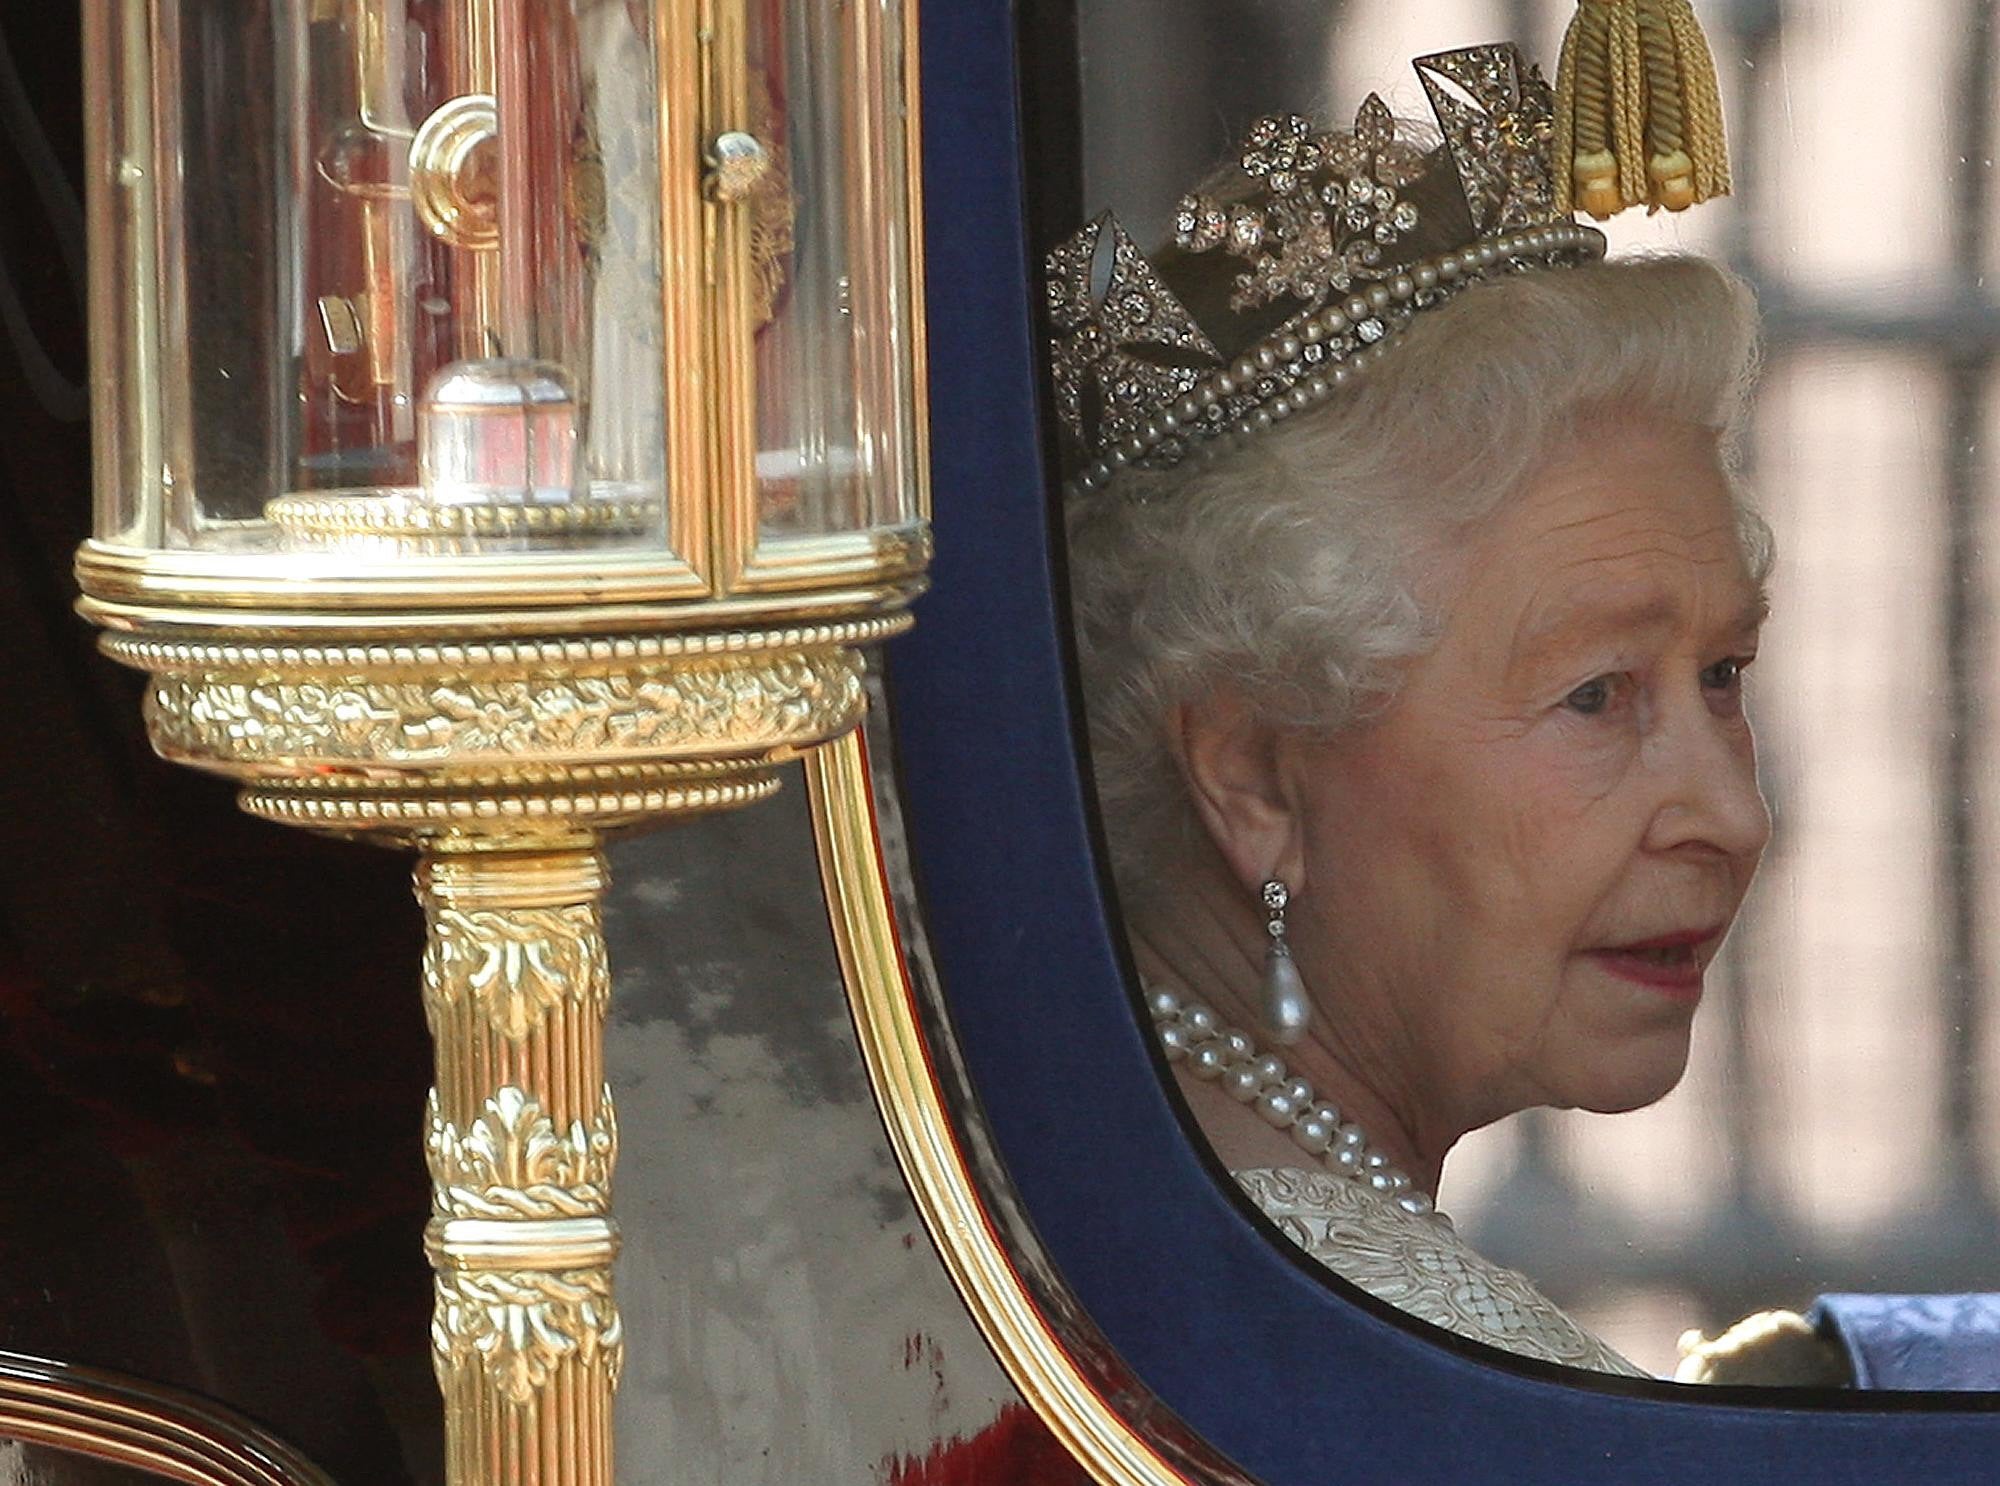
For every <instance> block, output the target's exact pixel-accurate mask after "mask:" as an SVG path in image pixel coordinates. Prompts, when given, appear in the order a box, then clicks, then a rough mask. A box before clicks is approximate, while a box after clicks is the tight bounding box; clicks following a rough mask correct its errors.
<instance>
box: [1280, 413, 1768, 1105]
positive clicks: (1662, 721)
mask: <svg viewBox="0 0 2000 1486" xmlns="http://www.w3.org/2000/svg"><path fill="white" fill-rule="evenodd" d="M1444 581H1445V583H1446V585H1447V591H1448V592H1453V593H1455V597H1454V598H1453V599H1452V600H1451V601H1450V602H1449V606H1448V608H1447V609H1446V611H1445V612H1446V617H1445V627H1444V630H1443V633H1442V638H1441V642H1440V643H1439V645H1438V646H1437V648H1436V650H1435V651H1434V652H1432V653H1431V654H1430V655H1428V656H1427V657H1425V658H1424V659H1423V660H1421V661H1419V662H1417V663H1416V664H1415V665H1414V667H1413V669H1412V670H1411V671H1410V672H1409V674H1408V677H1407V681H1406V684H1405V686H1404V688H1403V690H1402V691H1401V692H1400V693H1399V695H1398V698H1397V700H1396V702H1395V704H1394V705H1393V707H1391V708H1390V709H1389V710H1388V711H1387V712H1386V713H1384V714H1383V716H1381V717H1380V718H1379V719H1377V720H1375V721H1373V722H1371V723H1368V724H1366V725H1364V726H1362V727H1360V728H1358V729H1353V730H1350V731H1349V732H1347V733H1345V734H1343V735H1341V736H1340V737H1338V738H1336V739H1334V740H1332V741H1318V742H1311V743H1307V742H1303V741H1300V742H1296V743H1293V744H1288V745H1286V746H1287V748H1288V749H1290V750H1293V754H1292V759H1293V771H1292V773H1293V778H1294V780H1295V787H1296V789H1297V791H1298V798H1299V802H1300V806H1301V809H1300V819H1301V822H1302V834H1303V839H1302V841H1301V849H1302V850H1303V851H1304V853H1305V862H1304V866H1305V872H1304V878H1305V882H1306V883H1307V885H1308V888H1309V891H1307V892H1306V893H1304V894H1302V895H1301V897H1300V900H1299V902H1298V904H1297V907H1296V909H1295V911H1294V914H1293V920H1294V923H1293V938H1294V942H1295V944H1297V945H1298V947H1299V951H1300V956H1301V961H1302V964H1303V965H1304V967H1305V968H1306V969H1307V972H1308V976H1309V979H1310V981H1311V983H1312V984H1314V985H1315V987H1316V988H1318V989H1320V990H1321V991H1322V993H1323V999H1325V1000H1326V1001H1327V1002H1328V1006H1327V1011H1328V1014H1329V1015H1330V1016H1331V1017H1333V1018H1334V1019H1335V1021H1336V1024H1340V1025H1343V1027H1344V1028H1347V1027H1351V1029H1352V1032H1353V1034H1354V1037H1355V1040H1356V1041H1357V1042H1359V1043H1361V1044H1363V1047H1362V1049H1361V1050H1362V1051H1364V1052H1365V1053H1367V1054H1368V1055H1370V1056H1371V1057H1376V1058H1380V1057H1382V1056H1384V1055H1387V1056H1388V1057H1390V1058H1391V1059H1392V1066H1399V1067H1402V1068H1405V1069H1407V1070H1408V1072H1407V1076H1408V1077H1410V1078H1412V1079H1414V1080H1417V1081H1418V1083H1419V1085H1420V1086H1419V1087H1417V1088H1412V1089H1409V1090H1405V1091H1401V1092H1402V1093H1404V1094H1405V1095H1407V1096H1411V1097H1414V1098H1415V1099H1416V1100H1418V1101H1420V1102H1421V1101H1435V1100H1437V1099H1438V1098H1440V1097H1441V1096H1442V1097H1444V1098H1446V1099H1447V1100H1449V1101H1455V1102H1456V1103H1457V1104H1458V1105H1459V1106H1462V1107H1459V1108H1457V1109H1455V1110H1454V1111H1453V1112H1452V1116H1455V1117H1456V1118H1457V1120H1458V1122H1459V1123H1461V1125H1462V1128H1466V1129H1470V1128H1474V1127H1476V1126H1477V1125H1479V1124H1483V1123H1486V1122H1488V1121H1490V1120H1492V1119H1495V1118H1498V1117H1499V1116H1501V1115H1503V1114H1506V1113H1509V1112H1511V1111H1512V1110H1515V1109H1520V1108H1525V1107H1528V1106H1532V1105H1538V1104H1553V1105H1559V1106H1580V1107H1583V1108H1586V1109H1594V1110H1604V1111H1611V1110H1623V1109H1631V1108H1635V1107H1637V1106H1639V1105H1643V1104H1646V1103H1649V1102H1651V1101H1652V1100H1655V1099H1657V1098H1659V1097H1660V1096H1661V1095H1663V1094H1665V1093H1666V1092H1667V1091H1668V1090H1669V1089H1671V1088H1672V1087H1673V1086H1674V1084H1675V1083H1676V1082H1677V1081H1678V1080H1679V1078H1680V1075H1681V1071H1682V1069H1683V1067H1684V1066H1685V1064H1686V1060H1687V1050H1688V1033H1689V1027H1690V1024H1691V1022H1692V1019H1693V1017H1694V1013H1695V1008H1696V1006H1697V1004H1698V1003H1699V1001H1700V999H1701V993H1702V977H1703V972H1704V971H1705V969H1706V968H1707V966H1708V964H1709V963H1710V961H1712V960H1713V959H1714V957H1715V954H1716V951H1717V948H1718V946H1719V945H1720V944H1721V942H1722V937H1723V934H1724V932H1725V931H1726V930H1727V929H1728V927H1729V925H1730V923H1731V921H1732V920H1733V919H1734V918H1735V916H1736V910H1737V908H1738V906H1739V905H1740V904H1741V902H1742V900H1743V895H1744V892H1745V890H1746V889H1747V888H1748V886H1749V884H1750V878H1751V875H1752V873H1753V872H1754V871H1755V870H1756V867H1757V861H1758V858H1759V856H1760V855H1761V853H1762V852H1763V849H1764V845H1765V842H1766V840H1767V839H1768V837H1769V834H1770V816H1769V814H1768V812H1767V811H1766V809H1765V806H1764V801H1763V798H1762V796H1761V795H1760V794H1759V792H1758V788H1757V776H1756V753H1755V746H1754V744H1753V742H1752V739H1751V735H1750V725H1749V722H1748V721H1747V720H1746V718H1745V717H1744V713H1743V692H1742V671H1743V669H1744V667H1746V666H1747V665H1748V664H1749V662H1750V660H1751V659H1752V657H1754V655H1755V654H1756V650H1757V635H1758V627H1759V624H1760V622H1761V620H1762V617H1763V607H1764V605H1763V597H1762V594H1761V592H1760V591H1759V588H1758V586H1757V584H1756V583H1755V582H1753V581H1752V578H1751V576H1750V574H1749V572H1748V571H1747V569H1746V567H1745V563H1744V560H1743V556H1742V552H1741V549H1740V546H1739V543H1738V538H1737V533H1736V527H1735V520H1734V515H1733V511H1732V507H1731V501H1730V495H1729V489H1728V485H1727V483H1726V480H1725V477H1724V474H1723V471H1722V467H1721V464H1720V461H1719V459H1718V456H1717V451H1716V443H1715V439H1714V437H1713V435H1711V434H1709V433H1706V432H1705V431H1703V430H1700V429H1696V428H1692V427H1668V428H1654V429H1647V428H1643V427H1640V428H1629V429H1628V428H1616V427H1612V426H1610V425H1606V426H1605V427H1604V428H1603V429H1602V430H1601V431H1600V432H1598V433H1597V434H1596V435H1595V436H1594V437H1589V438H1586V439H1584V440H1582V441H1580V443H1579V444H1578V446H1577V447H1576V448H1574V449H1573V450H1571V451H1570V452H1569V453H1567V454H1565V455H1564V456H1562V457H1561V458H1559V459H1558V460H1557V461H1556V462H1555V463H1554V464H1552V465H1551V466H1550V467H1548V468H1547V469H1546V470H1545V471H1544V472H1543V473H1542V475H1541V476H1540V477H1539V478H1538V479H1537V480H1536V481H1535V482H1534V484H1533V486H1532V487H1531V488H1530V489H1529V490H1528V491H1527V492H1525V494H1524V495H1523V496H1522V497H1521V498H1520V499H1518V500H1516V501H1514V502H1512V503H1510V504H1509V505H1508V506H1507V507H1506V508H1505V509H1503V510H1501V511H1499V512H1497V513H1496V514H1495V515H1494V516H1492V517H1490V518H1488V519H1487V520H1486V521H1485V522H1484V523H1482V524H1481V525H1480V526H1479V527H1477V528H1475V530H1474V532H1473V533H1472V535H1471V538H1470V541H1469V543H1468V544H1466V545H1464V546H1462V547H1461V548H1460V549H1459V551H1458V552H1457V553H1456V554H1455V556H1454V559H1453V561H1452V563H1451V573H1450V575H1449V577H1448V578H1447V579H1446V580H1444ZM1316 970H1317V971H1318V972H1319V973H1317V974H1315V973H1314V972H1315V971H1316ZM1385 1092H1390V1093H1392V1095H1393V1093H1394V1092H1396V1091H1385ZM1452 1116H1447V1117H1448V1118H1450V1117H1452Z"/></svg>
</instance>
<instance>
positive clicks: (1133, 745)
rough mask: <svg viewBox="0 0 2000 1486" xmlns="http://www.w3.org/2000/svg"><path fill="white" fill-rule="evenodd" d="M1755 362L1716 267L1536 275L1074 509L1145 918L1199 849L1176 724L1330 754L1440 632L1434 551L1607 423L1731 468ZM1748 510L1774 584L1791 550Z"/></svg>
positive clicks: (1101, 708) (1103, 706)
mask: <svg viewBox="0 0 2000 1486" xmlns="http://www.w3.org/2000/svg"><path fill="white" fill-rule="evenodd" d="M1757 360H1758V337H1757V313H1756V308H1755V304H1754V302H1753V300H1752V297H1751V294H1750V291H1749V289H1748V288H1747V287H1746V286H1745V285H1744V284H1743V282H1742V281H1741V280H1739V279H1737V278H1736V277H1735V276H1734V275H1732V274H1730V273H1729V272H1728V271H1727V270H1726V269H1724V268H1722V267H1720V266H1719V265H1717V264H1715V263H1712V262H1709V261H1708V260H1706V259H1701V258H1693V257H1679V256H1676V257H1653V258H1629V259H1621V260H1617V261H1613V262H1608V263H1598V264H1592V265H1587V266H1583V267H1578V268H1573V269H1565V270H1560V271H1541V272H1529V273H1521V274H1516V275H1512V276H1509V277H1507V278H1504V279H1501V280H1498V281H1496V282H1492V283H1489V284H1484V285H1481V286H1479V287H1477V288H1475V289H1470V290H1467V291H1466V292H1465V293H1463V294H1461V295H1460V296H1459V297H1458V298H1457V299H1455V300H1453V301H1452V302H1450V303H1449V304H1446V305H1444V306H1441V307H1440V308H1438V309H1436V310H1430V311H1426V312H1424V313H1422V314H1419V315H1418V316H1417V317H1416V319H1415V320H1414V321H1413V322H1412V323H1411V325H1410V327H1409V329H1408V330H1407V331H1406V332H1405V333H1404V335H1403V337H1402V338H1401V340H1400V342H1399V343H1398V344H1397V345H1396V346H1395V347H1394V349H1393V350H1391V351H1390V353H1389V354H1388V355H1386V356H1384V357H1383V358H1381V360H1380V361H1379V362H1378V363H1377V364H1376V365H1375V366H1374V367H1372V368H1371V369H1370V370H1369V371H1368V372H1367V373H1366V374H1365V375H1363V376H1361V377H1360V378H1358V379H1357V380H1356V381H1355V382H1353V383H1352V384H1350V385H1349V386H1347V387H1346V388H1344V389H1343V390H1342V391H1340V392H1337V393H1335V394H1334V395H1333V396H1332V397H1329V398H1328V399H1326V400H1325V401H1324V402H1322V403H1320V404H1319V405H1318V406H1316V407H1314V408H1312V409H1311V410H1310V411H1308V412H1305V413H1302V414H1299V415H1297V416H1294V417H1293V418H1291V419H1289V420H1287V421H1285V422H1283V423H1280V424H1278V425H1276V426H1274V427H1273V428H1271V429H1269V430H1267V431H1265V432H1262V433H1259V434H1256V435H1254V436H1252V437H1250V438H1247V439H1245V440H1242V441H1241V442H1240V443H1239V442H1222V441H1219V442H1218V444H1217V445H1216V446H1215V447H1214V448H1213V449H1212V450H1211V451H1210V452H1206V453H1197V454H1195V455H1193V456H1191V457H1190V458H1189V459H1187V460H1186V461H1184V462H1183V463H1182V464H1180V465H1178V466H1176V467H1175V468H1172V469H1167V470H1144V469H1127V470H1125V471H1122V472H1121V473H1120V474H1119V475H1118V476H1117V478H1116V479H1114V480H1113V481H1112V483H1111V484H1110V485H1109V486H1108V487H1106V488H1105V489H1104V490H1102V491H1100V492H1098V493H1096V494H1094V495H1090V496H1085V497H1082V498H1080V499H1076V500H1074V501H1073V503H1072V506H1071V509H1070V510H1069V512H1068V527H1069V551H1070V587H1071V598H1072V605H1073V613H1074V618H1075V623H1076V636H1077V646H1078V652H1079V657H1080V660H1081V665H1082V672H1083V681H1084V689H1085V701H1086V705H1087V707H1088V710H1089V718H1090V733H1091V741H1092V768H1093V771H1094V773H1095V776H1096V783H1097V790H1098V797H1099V801H1100V804H1101V806H1102V809H1103V813H1104V817H1105V826H1106V831H1107V834H1108V837H1109V841H1110V846H1111V853H1112V866H1113V870H1114V872H1115V874H1116V876H1117V880H1118V884H1119V888H1120V892H1121V894H1122V895H1123V896H1124V897H1125V899H1126V901H1127V903H1128V906H1129V905H1131V904H1133V903H1135V902H1137V901H1139V900H1141V899H1142V898H1144V897H1145V896H1146V895H1147V893H1148V892H1149V890H1150V889H1151V888H1153V887H1154V886H1155V885H1156V884H1157V883H1158V882H1160V881H1161V880H1163V878H1164V877H1166V876H1168V875H1170V874H1171V873H1172V872H1173V871H1174V868H1175V865H1176V864H1177V863H1178V862H1180V861H1182V860H1184V859H1185V852H1186V851H1187V849H1188V848H1189V847H1190V846H1191V845H1192V844H1193V843H1194V842H1195V841H1197V840H1198V839H1199V836H1198V833H1199V830H1200V827H1199V825H1198V823H1197V822H1196V819H1195V816H1194V813H1193V810H1192V808H1191V806H1190V804H1189V801H1188V799H1187V796H1186V793H1185V790H1184V787H1183V783H1182V779H1181V775H1180V771H1179V768H1178V766H1177V764H1176V762H1175V759H1174V756H1173V753H1172V751H1171V749H1170V748H1169V745H1168V740H1167V731H1166V729H1167V721H1168V718H1169V717H1170V716H1171V714H1172V712H1173V711H1174V709H1176V708H1177V707H1178V706H1181V705H1184V704H1187V703H1190V702H1195V701H1198V700H1200V699H1201V698H1203V697H1204V696H1207V695H1211V694H1213V693H1214V692H1216V691H1217V690H1218V689H1220V688H1222V687H1224V686H1227V687H1228V688H1230V689H1232V690H1233V691H1234V692H1235V693H1236V694H1237V695H1238V696H1240V697H1241V698H1242V699H1243V701H1244V702H1245V703H1246V704H1247V705H1249V706H1250V707H1251V708H1252V709H1254V711H1255V713H1256V714H1257V715H1258V716H1259V717H1260V718H1261V719H1262V720H1263V721H1265V722H1267V723H1269V724H1272V725H1275V726H1281V727H1288V728H1300V729H1311V730H1314V731H1317V732H1319V733H1322V734H1325V733H1330V732H1333V731H1337V730H1338V729H1340V728H1342V727H1344V726H1346V725H1348V724H1349V723H1351V722H1353V721H1355V720H1356V719H1357V718H1360V717H1363V716H1365V715H1367V714H1368V713H1369V712H1370V711H1371V710H1372V709H1375V708H1379V707H1380V706H1382V705H1384V704H1385V703H1386V702H1387V701H1389V700H1390V699H1391V698H1392V697H1393V696H1394V693H1395V688H1396V683H1397V680H1398V678H1399V675H1400V674H1401V672H1402V670H1403V668H1404V666H1405V663H1406V662H1408V661H1409V660H1410V659H1411V658H1413V657H1415V656H1418V655H1420V654H1422V653H1423V652H1424V651H1425V650H1426V649H1427V648H1428V647H1429V645H1430V644H1431V643H1432V642H1433V640H1434V639H1435V636H1436V634H1437V632H1438V626H1439V623H1440V620H1441V616H1440V615H1439V614H1437V613H1435V612H1429V611H1427V610H1426V608H1425V607H1424V605H1423V604H1421V603H1420V602H1419V600H1418V598H1417V596H1416V592H1415V584H1414V580H1415V578H1416V576H1417V574H1418V573H1419V572H1420V571H1421V570H1422V568H1423V567H1424V566H1425V560H1426V558H1427V557H1430V556H1432V555H1434V554H1436V553H1438V552H1439V551H1440V550H1441V548H1442V547H1443V546H1445V545H1447V544H1449V543H1450V542H1451V541H1452V539H1453V538H1454V536H1455V535H1458V534H1462V533H1464V532H1465V530H1466V529H1467V527H1468V525H1469V524H1470V523H1472V522H1475V521H1477V520H1478V519H1479V518H1480V517H1482V516H1484V515H1486V514H1487V513H1488V512H1490V511H1492V510H1493V509H1494V508H1495V507H1496V506H1498V505H1499V504H1500V503H1501V502H1503V501H1505V500H1507V499H1508V498H1509V497H1510V496H1511V495H1513V494H1514V493H1516V492H1518V491H1520V490H1521V489H1523V488H1524V487H1525V486H1526V485H1527V484H1528V483H1529V482H1530V481H1531V480H1532V478H1533V477H1534V475H1535V473H1536V471H1537V470H1538V469H1539V468H1540V467H1542V466H1543V465H1544V464H1545V463H1546V461H1547V460H1548V459H1549V458H1550V457H1551V456H1553V455H1554V454H1556V453H1557V452H1559V451H1560V450H1561V449H1562V448H1563V447H1564V446H1565V443H1566V441H1568V440H1569V439H1572V438H1574V437H1575V436H1576V434H1577V430H1578V429H1579V427H1580V425H1582V424H1583V423H1584V422H1585V421H1586V420H1594V419H1597V418H1601V417H1602V416H1603V415H1604V414H1606V413H1607V412H1612V413H1615V414H1616V415H1617V416H1618V417H1620V418H1622V419H1625V420H1627V421H1639V422H1645V421H1657V422H1663V423H1664V422H1675V423H1693V424H1697V425H1700V426H1705V427H1709V428H1713V429H1715V430H1716V431H1717V432H1718V433H1720V434H1721V435H1723V439H1724V448H1725V452H1726V453H1730V454H1733V449H1734V443H1735V439H1734V435H1735V433H1736V431H1737V428H1738V425H1739V422H1740V420H1741V417H1742V414H1743V410H1744V406H1745V403H1746V401H1747V397H1748V393H1749V389H1750V387H1751V384H1752V383H1753V381H1754V379H1755V375H1756V370H1757ZM1732 463H1733V460H1732ZM1732 483H1733V482H1732ZM1736 500H1737V511H1738V529H1739V532H1740V534H1741V540H1742V543H1743V551H1744V556H1745V559H1746V561H1747V563H1748V565H1749V567H1750V570H1751V573H1752V575H1753V577H1754V578H1755V579H1756V580H1757V581H1759V582H1761V581H1762V580H1763V578H1764V576H1765V575H1766V574H1767V573H1768V571H1769V568H1770V563H1771V538H1770V532H1769V529H1768V527H1766V525H1765V524H1764V522H1763V520H1762V519H1761V517H1759V515H1758V514H1757V512H1756V510H1755V509H1754V508H1753V507H1752V506H1751V504H1750V502H1749V500H1748V497H1747V496H1746V495H1745V494H1744V493H1743V492H1742V490H1741V489H1740V487H1738V488H1737V495H1736Z"/></svg>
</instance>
